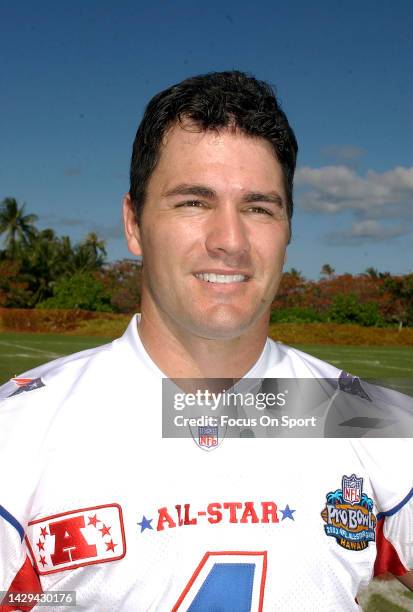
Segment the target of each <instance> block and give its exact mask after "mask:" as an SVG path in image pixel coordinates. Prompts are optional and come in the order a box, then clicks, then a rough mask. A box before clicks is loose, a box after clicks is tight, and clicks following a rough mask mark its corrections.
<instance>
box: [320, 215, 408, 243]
mask: <svg viewBox="0 0 413 612" xmlns="http://www.w3.org/2000/svg"><path fill="white" fill-rule="evenodd" d="M407 231H408V229H407V228H406V226H405V225H401V224H400V223H398V224H392V225H384V224H383V223H379V222H378V221H376V220H375V219H365V220H364V221H355V222H354V223H353V224H352V225H351V227H350V229H344V230H342V231H341V232H331V233H329V234H327V235H326V236H325V239H324V241H325V242H326V243H327V244H332V245H360V244H365V243H368V242H370V243H371V242H382V241H383V240H389V239H391V238H397V237H398V236H402V235H403V234H405V233H407Z"/></svg>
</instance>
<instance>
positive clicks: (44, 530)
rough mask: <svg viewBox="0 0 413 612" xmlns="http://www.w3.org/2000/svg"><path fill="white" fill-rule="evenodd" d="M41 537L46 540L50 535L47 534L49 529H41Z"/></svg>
mask: <svg viewBox="0 0 413 612" xmlns="http://www.w3.org/2000/svg"><path fill="white" fill-rule="evenodd" d="M40 535H41V536H43V537H44V538H45V537H46V536H47V535H49V534H48V533H47V527H40Z"/></svg>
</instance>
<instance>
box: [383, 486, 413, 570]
mask: <svg viewBox="0 0 413 612" xmlns="http://www.w3.org/2000/svg"><path fill="white" fill-rule="evenodd" d="M377 519H378V523H377V557H376V563H375V565H374V575H375V576H377V575H379V574H383V573H385V572H391V573H392V574H394V575H395V576H403V575H404V574H405V573H406V572H408V571H411V570H413V489H412V490H411V491H410V492H409V493H408V494H407V496H406V497H405V498H404V499H403V500H401V501H400V503H399V504H397V505H396V506H395V507H394V508H391V509H390V510H388V511H386V512H382V513H380V514H379V515H378V516H377Z"/></svg>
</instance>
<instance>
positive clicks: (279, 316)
mask: <svg viewBox="0 0 413 612" xmlns="http://www.w3.org/2000/svg"><path fill="white" fill-rule="evenodd" d="M324 320H325V317H324V316H323V315H322V314H320V313H319V312H317V311H316V310H314V308H300V307H299V306H294V307H292V308H274V309H273V310H271V318H270V322H271V323H317V322H320V321H324Z"/></svg>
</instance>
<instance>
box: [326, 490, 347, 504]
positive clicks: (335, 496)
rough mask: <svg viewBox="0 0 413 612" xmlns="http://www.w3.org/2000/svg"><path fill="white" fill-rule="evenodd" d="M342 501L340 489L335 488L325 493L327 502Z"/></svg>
mask: <svg viewBox="0 0 413 612" xmlns="http://www.w3.org/2000/svg"><path fill="white" fill-rule="evenodd" d="M337 502H338V503H339V504H341V503H343V492H342V490H341V489H336V490H335V491H330V492H329V493H327V503H328V504H336V503H337Z"/></svg>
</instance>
